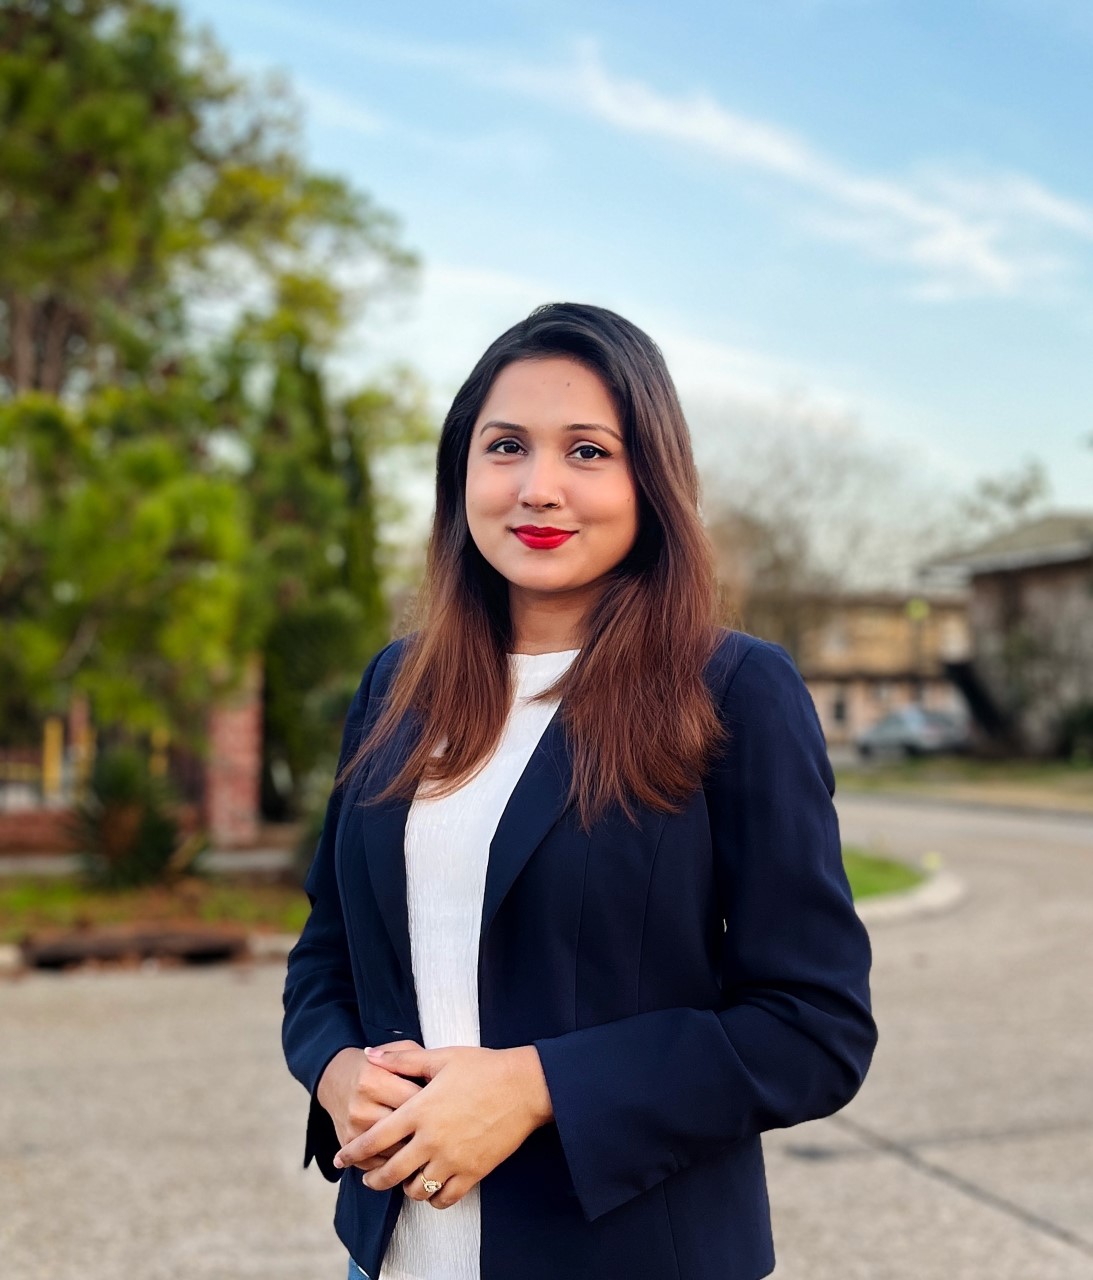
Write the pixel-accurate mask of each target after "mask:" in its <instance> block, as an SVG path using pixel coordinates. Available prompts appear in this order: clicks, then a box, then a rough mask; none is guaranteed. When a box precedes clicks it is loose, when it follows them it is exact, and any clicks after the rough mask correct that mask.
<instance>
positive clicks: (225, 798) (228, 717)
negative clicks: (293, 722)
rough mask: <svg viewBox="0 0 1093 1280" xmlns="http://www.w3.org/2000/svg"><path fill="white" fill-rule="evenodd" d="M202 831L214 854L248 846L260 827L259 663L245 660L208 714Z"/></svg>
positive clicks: (260, 712) (259, 661) (260, 719)
mask: <svg viewBox="0 0 1093 1280" xmlns="http://www.w3.org/2000/svg"><path fill="white" fill-rule="evenodd" d="M208 734H209V754H208V757H207V760H206V763H205V813H204V820H205V827H206V830H207V831H208V833H209V839H210V841H211V843H212V846H213V848H215V849H239V848H245V847H247V846H251V845H254V844H255V843H256V841H257V840H258V832H259V825H260V814H259V805H260V800H261V771H262V662H261V659H260V658H259V657H258V656H257V655H252V657H251V658H250V659H249V660H248V662H247V666H246V671H245V675H244V678H243V683H242V685H241V686H240V688H239V689H238V690H237V691H236V692H235V693H234V694H232V695H231V696H230V697H228V698H226V699H224V701H222V702H220V703H218V704H217V705H216V706H214V707H213V708H212V709H211V711H210V712H209V720H208Z"/></svg>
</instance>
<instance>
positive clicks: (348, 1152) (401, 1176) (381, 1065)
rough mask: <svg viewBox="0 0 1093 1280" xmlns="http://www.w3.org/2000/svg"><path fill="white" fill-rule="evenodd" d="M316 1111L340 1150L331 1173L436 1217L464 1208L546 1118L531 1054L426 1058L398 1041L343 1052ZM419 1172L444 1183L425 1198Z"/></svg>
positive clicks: (525, 1049) (461, 1048) (542, 1085)
mask: <svg viewBox="0 0 1093 1280" xmlns="http://www.w3.org/2000/svg"><path fill="white" fill-rule="evenodd" d="M417 1079H424V1080H425V1084H424V1085H421V1084H417V1083H415V1080H417ZM319 1102H320V1103H321V1104H322V1106H323V1107H324V1108H325V1109H326V1110H327V1111H328V1112H329V1114H330V1116H331V1118H332V1119H333V1121H334V1128H335V1130H336V1132H337V1135H338V1141H339V1142H340V1143H341V1144H342V1146H341V1149H340V1150H339V1151H338V1152H337V1154H336V1155H335V1157H334V1164H335V1166H336V1167H337V1168H339V1169H341V1168H348V1167H350V1166H353V1167H356V1168H358V1169H362V1170H364V1171H365V1172H364V1175H363V1177H364V1184H365V1186H367V1187H370V1188H371V1189H372V1190H374V1191H385V1190H387V1189H389V1188H391V1187H394V1186H396V1185H397V1184H398V1183H402V1187H403V1190H404V1191H405V1193H406V1194H407V1195H408V1196H410V1197H412V1198H413V1199H415V1200H428V1201H429V1203H430V1204H431V1205H433V1207H434V1208H437V1209H447V1208H449V1207H450V1206H451V1205H453V1204H455V1203H456V1202H457V1201H459V1200H461V1199H462V1198H463V1197H464V1196H465V1195H466V1194H467V1192H468V1191H470V1190H471V1188H472V1187H474V1186H475V1185H476V1184H477V1183H478V1182H480V1181H481V1180H482V1179H483V1178H484V1177H485V1176H486V1174H487V1173H489V1172H490V1171H491V1170H492V1169H495V1168H496V1167H497V1166H498V1165H499V1164H500V1163H501V1162H502V1161H503V1160H505V1159H506V1158H507V1157H508V1156H510V1155H511V1154H512V1153H513V1152H514V1151H515V1150H516V1149H517V1147H519V1146H520V1144H521V1143H522V1142H523V1141H524V1139H525V1138H527V1136H528V1135H529V1134H530V1133H532V1132H533V1131H534V1130H535V1129H537V1128H538V1127H539V1126H540V1125H543V1124H546V1123H547V1122H548V1121H549V1120H550V1119H551V1118H552V1116H553V1111H552V1109H551V1105H550V1094H549V1092H548V1090H547V1085H546V1077H545V1076H544V1074H543V1068H542V1065H541V1063H540V1061H539V1053H538V1050H537V1049H536V1048H535V1046H534V1045H522V1046H520V1047H518V1048H514V1049H485V1048H480V1047H477V1046H470V1045H454V1046H451V1047H448V1048H442V1049H425V1048H423V1047H422V1046H421V1045H419V1044H417V1043H416V1042H415V1041H413V1040H397V1041H392V1042H390V1043H388V1044H384V1045H380V1046H377V1047H376V1048H371V1049H364V1050H361V1049H343V1050H341V1052H340V1053H338V1054H336V1055H335V1056H334V1058H332V1059H331V1061H330V1064H329V1065H328V1066H327V1069H326V1071H325V1072H324V1073H323V1078H322V1080H321V1081H320V1084H319ZM426 1165H427V1166H428V1170H427V1176H428V1177H429V1178H432V1179H436V1180H437V1181H439V1182H442V1183H443V1186H442V1187H441V1189H440V1190H439V1191H437V1192H435V1193H434V1194H433V1195H431V1196H430V1195H429V1194H428V1192H427V1191H426V1190H425V1187H424V1185H423V1184H422V1181H421V1178H420V1177H419V1176H418V1175H419V1171H420V1170H421V1169H422V1168H424V1167H425V1166H426Z"/></svg>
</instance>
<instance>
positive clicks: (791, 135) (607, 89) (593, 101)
mask: <svg viewBox="0 0 1093 1280" xmlns="http://www.w3.org/2000/svg"><path fill="white" fill-rule="evenodd" d="M263 13H264V14H265V18H264V20H266V21H269V20H273V21H276V22H277V23H278V25H280V26H282V27H283V28H286V29H296V30H297V31H298V33H299V34H300V35H301V36H307V37H309V38H311V39H318V40H323V41H325V42H327V43H330V44H335V43H336V44H337V46H338V47H339V48H340V49H343V50H346V49H349V50H351V51H352V52H353V53H354V54H356V55H359V56H360V57H362V58H367V59H369V60H372V61H379V62H382V63H388V64H395V65H404V66H414V67H428V68H430V69H431V70H433V71H437V72H440V73H443V74H446V75H449V76H454V77H456V78H458V79H462V80H464V81H467V82H470V83H474V84H477V85H480V86H485V87H488V88H495V89H501V90H503V91H504V92H505V93H507V94H510V95H513V96H517V97H523V98H531V99H534V100H536V101H539V102H546V103H548V104H550V105H551V106H552V107H553V108H555V109H557V110H561V111H566V112H577V113H579V114H580V115H582V116H584V117H586V118H590V119H594V120H598V121H600V122H601V123H603V124H605V125H608V126H609V127H611V128H612V129H616V130H619V131H622V132H626V133H630V134H634V135H636V136H639V137H644V138H648V139H651V140H655V141H660V142H666V143H670V144H675V145H678V146H682V147H687V148H689V149H692V150H695V151H698V152H701V153H702V154H704V155H707V156H709V157H710V158H711V159H713V160H715V161H716V162H718V163H719V164H721V165H723V166H725V167H726V168H728V169H737V170H747V171H750V172H752V173H756V174H759V175H763V176H765V177H766V178H767V179H769V180H770V182H771V184H772V187H773V191H772V195H773V197H774V198H775V199H777V198H778V190H777V189H778V188H779V187H781V188H792V192H793V198H792V202H791V205H790V207H789V208H787V211H786V216H787V217H789V218H792V219H795V220H797V221H798V222H800V223H801V224H802V225H803V226H804V227H805V228H806V229H809V230H810V231H811V232H812V233H813V234H815V235H817V236H821V237H824V238H829V239H833V240H837V241H840V242H842V243H845V244H847V245H848V246H851V247H853V248H855V249H856V250H857V251H858V252H859V253H862V254H864V255H865V256H867V257H870V258H874V259H877V260H882V261H887V262H892V263H896V264H900V265H902V266H904V267H905V268H907V269H908V270H909V271H910V272H911V273H912V276H913V282H912V285H911V287H910V290H909V292H910V293H911V294H912V296H916V297H919V298H921V299H925V300H933V301H938V300H949V299H955V298H962V297H971V296H988V297H990V296H993V297H1014V296H1020V295H1025V294H1029V293H1033V292H1036V291H1037V290H1042V289H1043V288H1044V287H1045V286H1049V285H1051V284H1053V283H1054V282H1055V281H1056V280H1058V279H1059V278H1061V277H1062V276H1063V275H1064V274H1065V272H1066V270H1067V268H1068V266H1069V264H1068V261H1067V259H1066V258H1065V256H1064V254H1063V252H1062V251H1061V250H1060V249H1059V248H1058V246H1057V244H1056V243H1055V242H1056V241H1057V240H1058V239H1059V237H1067V236H1070V237H1079V238H1081V239H1093V208H1091V207H1090V206H1088V205H1086V204H1083V203H1081V202H1079V201H1077V200H1073V199H1071V198H1069V197H1067V196H1065V195H1062V194H1060V193H1058V192H1054V191H1052V190H1050V189H1049V188H1048V187H1046V186H1045V185H1044V184H1043V183H1041V182H1040V181H1038V180H1037V179H1036V178H1035V177H1032V176H1030V175H1026V174H1021V173H1013V172H1001V173H989V172H987V173H980V174H968V173H961V172H958V171H947V170H943V169H940V168H938V167H937V166H934V167H933V168H926V167H923V166H919V168H918V170H917V171H912V172H909V173H906V174H904V175H902V176H898V177H893V176H886V175H876V174H870V173H867V172H862V171H859V170H857V169H856V168H854V167H853V166H851V165H848V164H846V163H843V162H841V161H840V160H838V159H836V158H835V157H833V156H830V155H828V154H826V153H825V152H823V151H822V150H821V149H819V148H817V147H816V146H815V145H813V144H812V143H811V142H809V141H808V140H807V139H806V138H804V137H802V136H801V135H799V134H798V133H795V132H793V131H792V130H788V129H785V128H783V127H781V126H779V125H776V124H772V123H770V122H768V121H765V120H761V119H758V118H756V117H753V116H748V115H745V114H743V113H741V112H738V111H734V110H732V109H730V108H729V107H727V106H725V105H724V104H723V103H721V102H720V101H718V99H717V98H715V97H714V96H713V95H712V94H710V93H708V92H698V91H696V92H692V93H688V94H681V95H672V94H669V93H665V92H663V91H661V90H660V89H658V88H657V87H655V86H653V85H650V84H648V83H645V82H644V81H641V80H638V79H635V78H633V77H626V76H623V75H620V74H618V73H617V72H615V71H613V70H612V69H611V68H609V67H608V65H607V64H606V62H605V61H604V59H603V57H602V56H601V54H600V51H599V49H598V47H597V45H596V43H595V42H594V41H591V40H581V41H578V42H577V43H576V45H575V47H574V53H573V55H572V56H571V57H570V58H568V59H566V60H563V61H561V62H556V63H547V62H543V61H539V62H529V61H527V60H523V59H520V58H513V57H509V56H505V55H503V54H502V55H499V54H497V53H496V52H490V53H488V54H486V53H480V52H478V51H476V50H473V49H468V48H463V47H459V46H451V45H434V44H428V43H425V42H417V41H406V40H391V39H387V38H382V37H377V36H375V35H373V34H371V33H366V32H362V31H361V30H360V29H359V28H358V29H353V30H349V29H343V28H340V27H338V26H336V25H334V24H331V23H324V22H321V21H313V20H312V19H310V18H309V19H308V21H307V23H306V24H303V23H300V21H299V19H298V17H297V16H296V15H295V14H292V13H290V12H288V11H286V10H277V9H276V8H273V9H272V10H271V9H270V8H268V7H264V9H263ZM802 193H803V194H804V196H805V197H806V198H805V199H802Z"/></svg>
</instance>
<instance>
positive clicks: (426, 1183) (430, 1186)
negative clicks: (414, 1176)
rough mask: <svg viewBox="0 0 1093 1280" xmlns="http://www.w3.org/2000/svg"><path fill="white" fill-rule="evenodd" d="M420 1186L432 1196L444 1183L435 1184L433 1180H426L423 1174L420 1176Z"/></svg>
mask: <svg viewBox="0 0 1093 1280" xmlns="http://www.w3.org/2000/svg"><path fill="white" fill-rule="evenodd" d="M421 1185H422V1186H423V1187H424V1188H425V1190H426V1192H427V1194H428V1195H433V1194H434V1193H435V1192H437V1191H439V1190H440V1188H441V1187H442V1186H443V1185H444V1183H443V1182H437V1181H436V1179H435V1178H427V1177H426V1176H425V1175H424V1174H422V1175H421Z"/></svg>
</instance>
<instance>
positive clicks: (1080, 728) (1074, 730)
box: [1059, 702, 1093, 764]
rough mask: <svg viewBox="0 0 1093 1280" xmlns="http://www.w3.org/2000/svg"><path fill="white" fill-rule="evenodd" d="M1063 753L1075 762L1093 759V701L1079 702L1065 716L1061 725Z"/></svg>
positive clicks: (1060, 734) (1088, 761) (1082, 762)
mask: <svg viewBox="0 0 1093 1280" xmlns="http://www.w3.org/2000/svg"><path fill="white" fill-rule="evenodd" d="M1059 739H1060V742H1059V745H1060V748H1061V750H1062V754H1063V755H1064V756H1065V757H1066V759H1068V760H1073V761H1074V762H1075V764H1079V763H1081V764H1088V763H1090V762H1091V761H1093V702H1079V703H1078V704H1077V706H1074V707H1071V708H1070V710H1069V711H1068V712H1067V713H1066V715H1065V716H1063V719H1062V722H1061V724H1060V726H1059Z"/></svg>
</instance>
